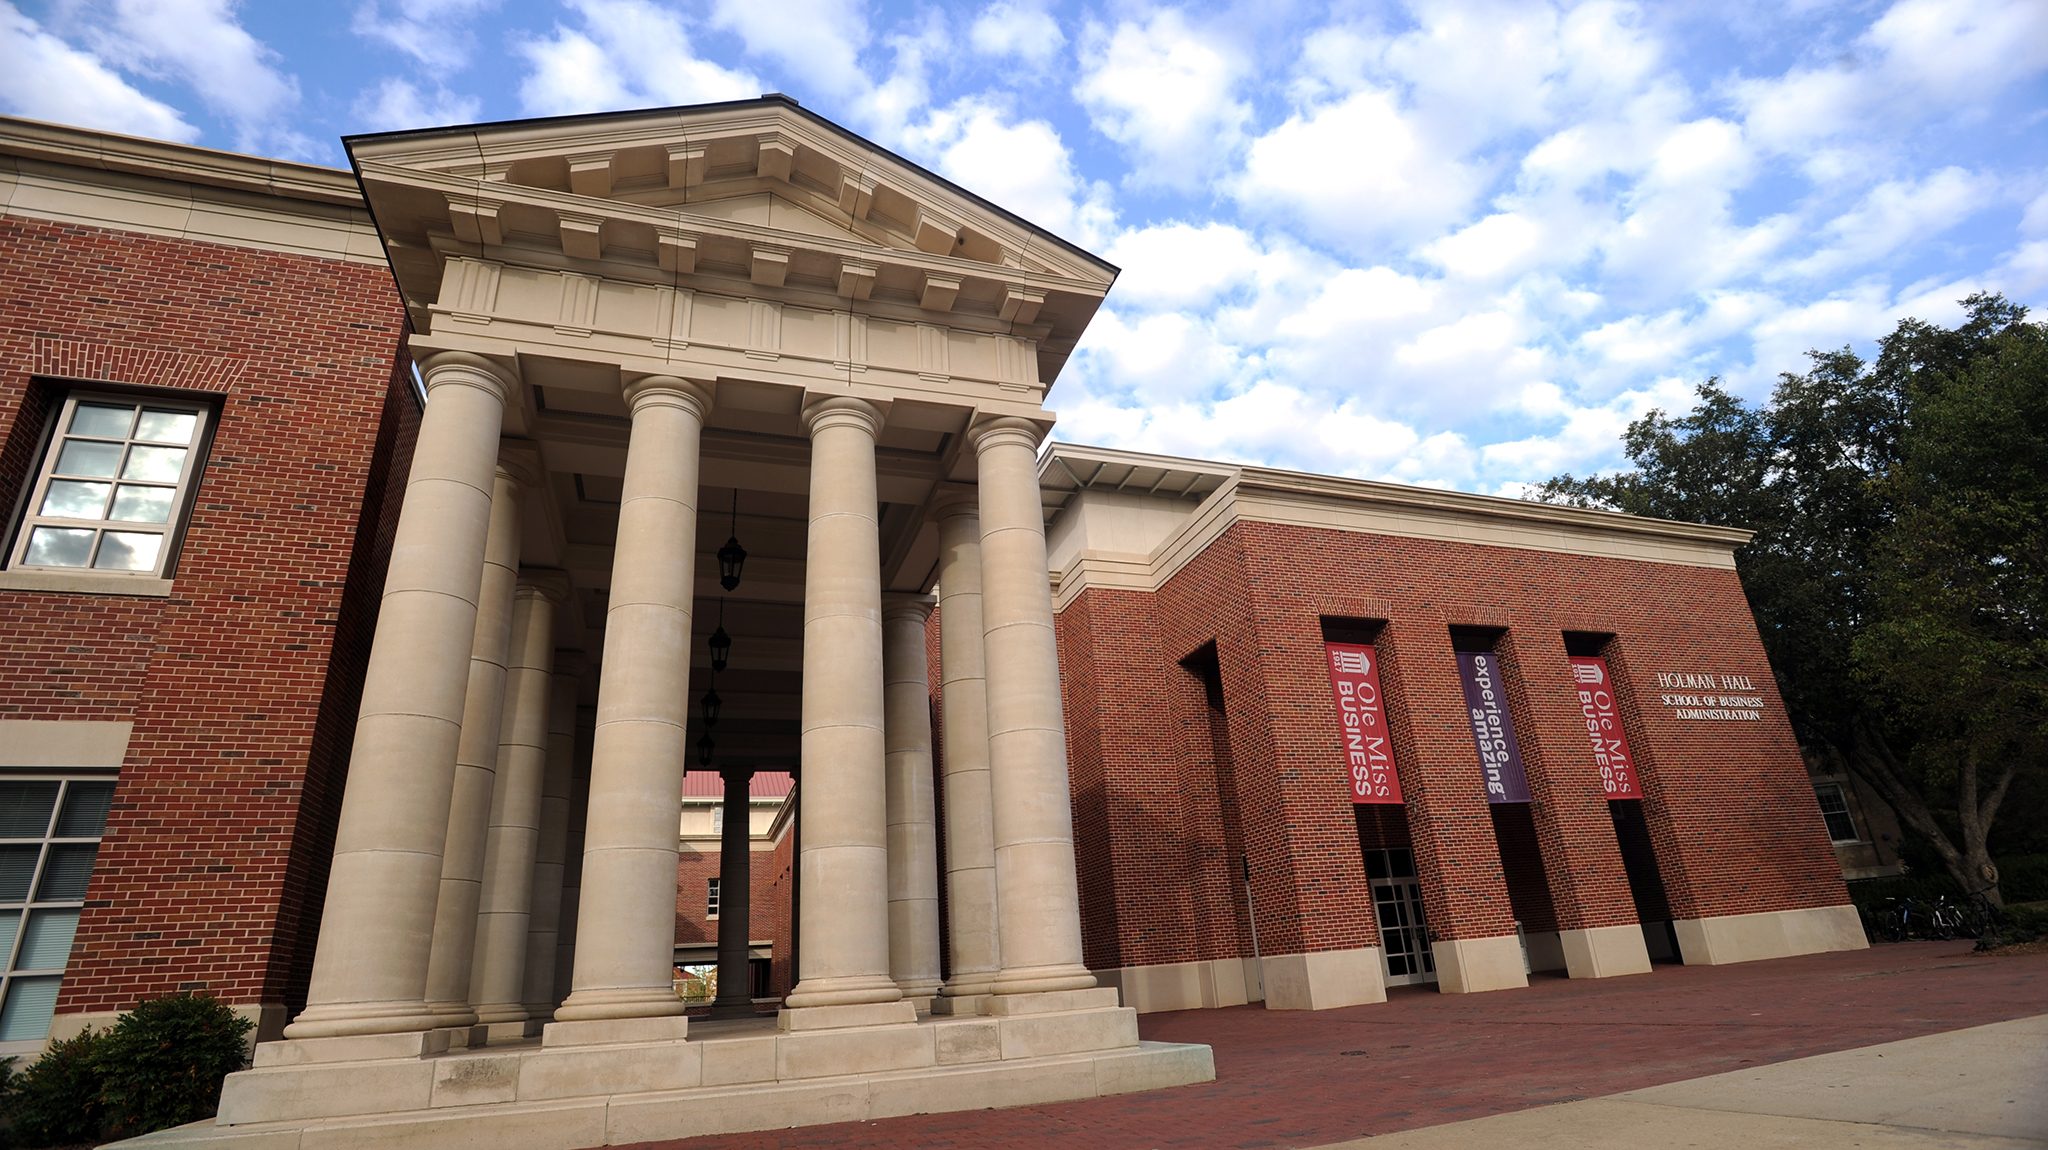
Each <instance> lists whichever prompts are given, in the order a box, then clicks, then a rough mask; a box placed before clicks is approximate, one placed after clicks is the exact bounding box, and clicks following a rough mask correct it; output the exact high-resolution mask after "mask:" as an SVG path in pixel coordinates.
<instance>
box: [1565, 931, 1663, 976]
mask: <svg viewBox="0 0 2048 1150" xmlns="http://www.w3.org/2000/svg"><path fill="white" fill-rule="evenodd" d="M1557 937H1558V942H1559V943H1560V944H1561V945H1562V946H1563V947H1564V968H1565V973H1566V974H1569V975H1570V976H1571V977H1573V978H1613V977H1615V976H1617V975H1623V974H1648V973H1650V948H1649V947H1648V946H1647V945H1645V944H1644V942H1643V928H1642V927H1640V926H1638V925H1636V924H1635V923H1629V924H1627V925H1625V926H1595V927H1588V928H1586V929H1584V930H1561V931H1559V932H1558V936H1557Z"/></svg>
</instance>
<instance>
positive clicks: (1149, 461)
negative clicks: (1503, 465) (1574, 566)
mask: <svg viewBox="0 0 2048 1150" xmlns="http://www.w3.org/2000/svg"><path fill="white" fill-rule="evenodd" d="M1058 455H1064V456H1065V457H1066V458H1068V459H1073V460H1087V461H1090V462H1095V461H1104V460H1107V461H1110V462H1115V463H1127V464H1133V465H1139V466H1145V467H1157V468H1163V469H1166V470H1169V471H1184V472H1188V473H1191V474H1200V475H1219V476H1232V477H1235V478H1236V480H1237V484H1236V486H1237V490H1238V491H1239V492H1240V493H1244V492H1250V491H1267V492H1272V493H1274V494H1279V495H1289V496H1295V497H1306V498H1314V499H1326V500H1338V501H1343V502H1350V503H1363V504H1378V505H1380V506H1389V507H1400V508H1404V509H1407V510H1412V511H1423V512H1430V511H1434V512H1439V513H1443V514H1451V515H1471V516H1479V517H1484V518H1489V519H1514V520H1520V521H1522V522H1527V523H1539V524H1550V525H1553V526H1557V527H1564V528H1576V529H1579V530H1591V531H1606V532H1616V533H1621V534H1632V535H1642V536H1647V537H1652V538H1658V539H1666V540H1681V541H1684V542H1689V543H1696V544H1703V545H1707V546H1717V547H1725V548H1727V549H1728V550H1730V551H1733V550H1735V549H1736V548H1738V547H1740V546H1742V545H1743V544H1745V543H1747V542H1749V541H1750V539H1752V538H1754V537H1755V535H1756V532H1754V531H1751V530H1748V529H1747V528H1741V527H1716V526H1713V525H1710V524H1705V523H1684V522H1680V521H1678V520H1673V519H1652V518H1649V517H1647V516H1642V515H1630V514H1627V513H1626V512H1621V511H1602V510H1596V509H1592V508H1585V507H1570V506H1567V505H1564V504H1560V503H1539V502H1536V501H1534V500H1529V499H1513V498H1509V497H1507V496H1501V495H1481V494H1477V493H1475V492H1469V491H1451V490H1445V489H1443V488H1436V487H1416V486H1412V485H1409V484H1405V483H1387V482H1383V481H1380V480H1374V479H1350V478H1346V477H1343V476H1336V475H1316V474H1313V473H1311V472H1306V471H1289V470H1285V469H1282V468H1275V467H1260V466H1255V465H1252V464H1236V463H1223V462H1217V461H1212V460H1203V459H1191V458H1185V457H1180V456H1171V455H1156V454H1151V453H1147V452H1140V451H1129V450H1125V449H1122V448H1108V447H1089V446H1086V445H1083V444H1071V443H1060V442H1055V443H1053V444H1051V445H1050V446H1048V447H1047V449H1046V451H1045V454H1044V456H1043V458H1042V459H1041V460H1040V462H1039V473H1040V475H1041V476H1043V475H1044V474H1045V472H1046V469H1047V468H1048V467H1050V466H1051V464H1052V461H1053V458H1054V457H1055V456H1058Z"/></svg>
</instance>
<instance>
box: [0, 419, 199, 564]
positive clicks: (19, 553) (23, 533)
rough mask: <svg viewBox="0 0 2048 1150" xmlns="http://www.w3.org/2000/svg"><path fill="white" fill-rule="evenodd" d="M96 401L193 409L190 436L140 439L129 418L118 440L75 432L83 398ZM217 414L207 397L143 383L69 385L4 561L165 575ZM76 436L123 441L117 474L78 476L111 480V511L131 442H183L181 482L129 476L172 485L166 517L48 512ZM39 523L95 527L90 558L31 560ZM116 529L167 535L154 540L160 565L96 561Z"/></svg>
mask: <svg viewBox="0 0 2048 1150" xmlns="http://www.w3.org/2000/svg"><path fill="white" fill-rule="evenodd" d="M92 403H103V404H108V405H118V406H123V407H131V408H134V409H136V410H137V411H145V410H149V411H168V412H175V413H177V414H181V415H191V416H193V417H194V423H193V427H192V436H191V438H190V439H189V440H187V441H186V442H185V443H184V444H182V445H180V444H172V443H153V442H151V441H149V440H144V439H137V438H136V437H135V434H134V427H133V426H132V425H131V426H130V429H129V434H128V435H127V436H126V437H124V438H122V439H119V440H115V439H113V438H111V437H107V436H74V435H71V434H70V429H71V425H72V420H73V419H74V418H75V417H76V415H77V412H78V407H79V405H80V404H92ZM213 417H214V411H213V407H212V406H211V405H210V404H207V403H204V402H200V401H195V400H189V399H178V398H171V397H166V396H162V395H156V394H152V393H149V392H142V391H130V392H124V391H118V390H109V389H97V388H91V387H74V388H70V389H68V390H66V391H65V392H64V397H63V400H62V402H60V403H59V404H58V405H57V414H56V418H55V420H54V422H53V423H52V425H51V426H50V427H49V429H48V431H47V434H46V435H45V436H44V443H43V448H42V452H41V454H40V455H39V456H38V457H37V459H36V466H35V472H34V474H33V476H32V477H31V480H30V483H29V487H28V491H27V494H26V498H24V499H23V500H22V501H21V510H20V514H19V515H17V516H16V522H15V523H14V533H13V535H12V536H11V537H10V538H9V541H8V549H7V555H6V569H7V570H8V571H13V572H22V573H29V572H33V573H37V574H44V575H57V576H72V577H87V578H91V579H95V580H99V579H105V580H161V579H168V578H170V572H171V571H172V569H173V568H174V567H175V566H176V559H177V554H178V551H179V550H180V546H181V544H182V543H183V541H184V533H185V526H186V523H187V521H188V520H189V519H190V517H191V509H192V499H193V495H194V493H195V492H196V491H197V490H198V487H199V477H200V475H201V473H202V472H204V471H205V470H206V455H207V448H208V447H209V446H210V443H211V439H212V431H213V423H214V418H213ZM71 439H78V440H83V441H87V442H96V443H119V444H120V445H121V461H120V462H118V463H116V465H115V468H114V470H115V475H114V476H113V477H111V478H106V477H99V476H92V477H79V478H81V479H84V480H86V481H89V482H104V483H106V484H107V486H108V488H109V490H108V496H107V498H108V502H107V504H105V507H106V509H107V513H108V515H111V514H112V500H113V499H114V497H115V496H116V494H117V492H118V489H119V487H120V486H121V484H122V483H123V480H122V479H121V477H120V472H121V471H122V470H123V467H124V465H125V463H126V461H127V458H128V453H129V451H130V450H131V449H133V448H134V447H137V446H143V447H152V446H157V447H177V446H183V447H184V448H185V451H186V455H185V464H184V467H183V469H182V470H181V471H180V472H179V474H178V479H177V482H176V483H162V482H155V481H138V480H129V481H127V482H129V483H131V484H136V485H143V486H150V487H156V488H159V489H161V488H169V489H170V491H171V508H170V512H169V514H168V515H167V516H166V517H165V519H164V521H163V522H162V523H148V522H143V521H140V520H119V519H112V518H99V519H85V518H74V517H70V516H63V515H46V514H44V513H43V511H42V508H43V501H44V499H45V498H46V497H47V496H48V494H49V489H50V484H51V483H52V482H53V481H59V480H62V479H64V478H65V476H63V475H62V474H60V473H59V472H58V471H57V464H58V461H59V459H60V458H61V457H62V455H63V451H64V445H65V443H66V442H67V441H68V440H71ZM37 527H50V528H59V529H76V530H91V531H93V532H94V536H93V544H92V549H91V550H90V551H89V552H88V554H87V557H86V565H85V566H82V567H73V566H63V565H52V564H33V563H30V562H29V561H28V549H29V544H30V542H31V540H32V539H33V537H34V534H35V529H36V528H37ZM113 531H121V532H127V533H138V534H151V535H160V536H162V537H163V543H162V544H161V545H160V546H159V547H158V548H157V554H156V563H155V565H154V566H152V567H150V568H149V569H147V570H120V569H112V568H105V567H94V566H92V563H93V562H94V561H95V560H97V559H98V557H99V553H100V548H101V546H102V545H103V544H104V541H105V536H106V534H107V533H108V532H113Z"/></svg>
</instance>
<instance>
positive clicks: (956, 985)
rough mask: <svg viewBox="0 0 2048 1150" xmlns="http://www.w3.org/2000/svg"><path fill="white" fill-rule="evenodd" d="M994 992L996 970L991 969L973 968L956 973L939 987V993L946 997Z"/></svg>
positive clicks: (971, 995) (965, 996)
mask: <svg viewBox="0 0 2048 1150" xmlns="http://www.w3.org/2000/svg"><path fill="white" fill-rule="evenodd" d="M995 992H996V972H995V971H993V970H973V971H968V972H967V973H965V974H956V975H954V976H953V977H952V978H951V979H949V980H948V981H947V982H946V984H945V985H944V986H941V987H940V988H939V993H940V994H942V995H944V996H946V997H947V998H972V997H973V996H975V995H978V994H994V993H995Z"/></svg>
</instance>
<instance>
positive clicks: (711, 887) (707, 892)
mask: <svg viewBox="0 0 2048 1150" xmlns="http://www.w3.org/2000/svg"><path fill="white" fill-rule="evenodd" d="M704 917H705V918H717V917H718V876H717V875H713V876H711V877H710V878H707V879H705V880H704Z"/></svg>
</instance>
